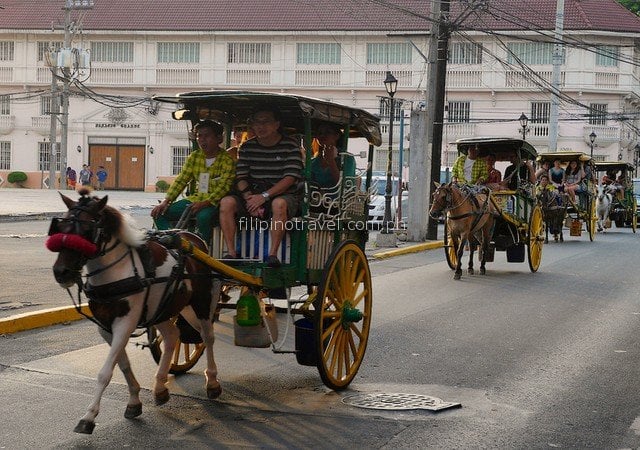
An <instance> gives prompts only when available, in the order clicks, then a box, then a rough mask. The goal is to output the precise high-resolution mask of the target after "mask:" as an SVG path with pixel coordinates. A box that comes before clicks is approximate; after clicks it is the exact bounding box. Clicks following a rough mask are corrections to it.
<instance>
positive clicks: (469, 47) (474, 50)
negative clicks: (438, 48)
mask: <svg viewBox="0 0 640 450" xmlns="http://www.w3.org/2000/svg"><path fill="white" fill-rule="evenodd" d="M448 59H449V63H451V64H482V44H472V43H470V42H454V43H452V44H451V45H450V46H449V58H448Z"/></svg>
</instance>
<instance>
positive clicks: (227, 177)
mask: <svg viewBox="0 0 640 450" xmlns="http://www.w3.org/2000/svg"><path fill="white" fill-rule="evenodd" d="M234 166H235V161H234V160H233V158H231V156H229V154H228V153H227V152H226V151H224V150H222V149H220V151H218V154H217V155H216V159H215V161H214V162H213V164H211V166H209V167H207V164H206V156H205V154H204V152H203V151H202V150H200V149H198V150H196V151H194V152H192V153H191V154H190V155H189V157H188V158H187V161H186V162H185V163H184V166H182V170H181V171H180V173H179V174H178V176H177V177H176V179H175V181H174V182H173V183H171V186H170V187H169V190H168V191H167V195H166V198H168V199H169V201H174V200H175V199H176V198H177V197H178V195H180V193H181V192H182V191H183V190H184V188H185V187H186V186H187V184H189V183H191V182H192V181H194V182H195V183H194V184H195V185H196V192H194V193H193V194H191V195H189V196H188V197H187V200H189V201H191V202H193V203H195V202H201V201H204V200H208V201H209V202H210V203H211V204H212V205H214V206H218V203H220V199H221V198H222V197H224V196H225V195H227V193H228V192H229V190H230V189H231V186H232V185H233V178H234ZM204 172H208V173H209V189H208V190H207V192H198V180H199V179H200V174H201V173H204Z"/></svg>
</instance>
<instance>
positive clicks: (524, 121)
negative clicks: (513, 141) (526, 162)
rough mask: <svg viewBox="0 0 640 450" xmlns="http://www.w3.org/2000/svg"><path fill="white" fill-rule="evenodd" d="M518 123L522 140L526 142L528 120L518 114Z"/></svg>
mask: <svg viewBox="0 0 640 450" xmlns="http://www.w3.org/2000/svg"><path fill="white" fill-rule="evenodd" d="M518 120H519V121H520V126H521V127H522V140H523V141H526V140H527V131H528V128H527V125H529V118H528V117H527V116H526V115H525V114H524V113H522V114H520V118H519V119H518Z"/></svg>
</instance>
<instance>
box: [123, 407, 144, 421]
mask: <svg viewBox="0 0 640 450" xmlns="http://www.w3.org/2000/svg"><path fill="white" fill-rule="evenodd" d="M140 414H142V403H140V404H138V405H127V409H125V410H124V418H125V419H133V418H134V417H138V416H139V415H140Z"/></svg>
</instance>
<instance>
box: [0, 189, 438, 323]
mask: <svg viewBox="0 0 640 450" xmlns="http://www.w3.org/2000/svg"><path fill="white" fill-rule="evenodd" d="M60 193H62V194H64V195H66V196H68V197H70V198H72V199H74V200H77V198H78V195H77V194H76V193H75V192H74V191H70V190H67V191H60ZM95 194H96V195H97V196H99V197H103V196H104V195H108V196H109V203H108V204H109V205H111V206H113V207H115V208H117V209H119V210H125V211H126V210H129V211H131V210H137V209H151V208H153V206H155V205H157V204H158V201H159V200H162V199H163V198H164V194H162V193H149V192H140V191H96V192H95ZM66 210H67V208H66V206H65V204H64V203H63V201H62V199H61V198H60V194H59V193H58V191H57V190H45V189H9V188H2V189H0V223H2V222H11V221H16V222H17V221H25V220H38V219H47V218H49V217H54V216H57V215H62V214H63V213H64V212H66ZM375 241H376V240H375V236H373V233H372V236H370V238H369V241H368V243H367V247H366V253H367V255H368V256H369V258H371V259H374V260H382V259H386V258H391V257H394V256H399V255H404V254H408V253H416V252H421V251H425V250H431V249H435V248H440V247H442V242H441V241H437V242H422V243H417V244H416V243H407V242H402V241H399V240H398V247H395V248H376V246H375ZM85 312H88V311H85ZM82 318H83V317H82V316H81V315H79V314H78V313H77V312H76V311H75V309H74V308H73V307H71V306H69V307H66V306H65V307H57V308H49V309H44V310H40V311H35V312H29V313H23V314H16V315H13V316H10V317H6V318H0V335H2V334H11V333H16V332H18V331H24V330H30V329H34V328H39V327H46V326H50V325H55V324H59V323H64V322H69V321H73V320H79V319H82Z"/></svg>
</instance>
